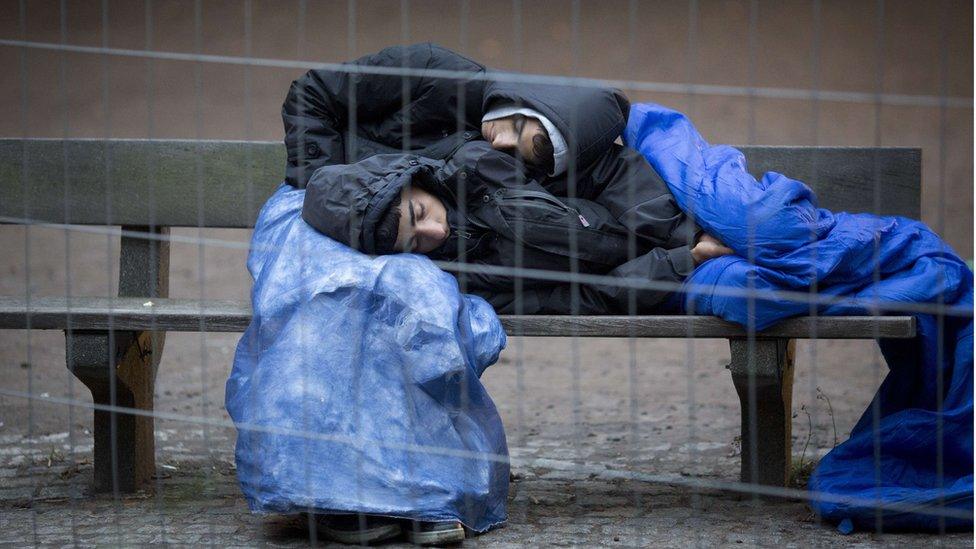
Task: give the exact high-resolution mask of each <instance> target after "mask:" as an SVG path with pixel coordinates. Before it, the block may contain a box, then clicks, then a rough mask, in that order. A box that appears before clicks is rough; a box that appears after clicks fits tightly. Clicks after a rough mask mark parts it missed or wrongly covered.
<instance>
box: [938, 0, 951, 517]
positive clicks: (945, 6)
mask: <svg viewBox="0 0 976 549" xmlns="http://www.w3.org/2000/svg"><path fill="white" fill-rule="evenodd" d="M940 12H941V13H940V14H939V15H940V17H939V27H940V30H941V32H940V33H939V35H940V40H939V138H938V140H939V162H938V165H939V172H938V179H936V181H937V188H938V189H939V191H938V198H937V204H936V216H935V218H936V221H935V224H936V225H935V232H936V234H939V235H942V236H943V237H944V236H945V228H946V227H945V216H946V185H947V184H948V182H947V180H946V160H947V155H946V132H947V125H948V116H947V113H946V108H947V107H946V103H947V98H948V96H949V17H950V12H949V1H948V0H943V1H942V9H941V10H940ZM941 251H942V252H943V253H946V252H949V251H950V250H949V249H948V246H946V244H945V242H944V241H943V242H942V250H941ZM940 272H941V273H942V274H943V276H942V289H941V291H940V292H939V295H938V298H937V301H936V304H937V305H938V309H939V310H941V309H943V308H944V307H945V291H946V287H947V286H948V284H947V281H946V277H945V270H944V269H942V270H940ZM935 320H936V338H937V343H936V345H937V347H936V360H935V364H936V372H935V412H936V413H935V477H936V482H937V484H938V489H939V491H938V497H937V501H938V506H939V507H944V506H945V503H946V502H945V440H944V436H945V422H944V418H943V415H942V414H943V411H944V407H945V403H944V402H943V400H944V398H945V368H944V366H943V365H944V364H945V361H946V353H945V329H946V317H945V314H943V313H942V312H940V313H938V314H937V315H935ZM938 532H939V534H945V532H946V517H944V516H941V515H940V516H939V517H938Z"/></svg>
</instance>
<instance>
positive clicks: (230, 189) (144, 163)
mask: <svg viewBox="0 0 976 549" xmlns="http://www.w3.org/2000/svg"><path fill="white" fill-rule="evenodd" d="M740 149H741V150H742V152H743V154H745V156H746V159H747V161H748V165H749V170H750V172H752V173H753V175H756V176H760V175H761V174H762V173H764V172H766V171H777V172H780V173H785V174H788V175H790V176H791V177H794V178H796V179H799V180H801V181H804V182H805V183H807V184H808V185H810V187H812V188H813V190H814V191H815V192H816V193H817V196H818V197H819V200H820V205H821V206H822V207H825V208H829V209H834V210H838V211H841V210H842V211H849V212H872V213H877V214H881V215H903V216H908V217H914V218H917V217H919V214H920V201H919V196H920V185H921V150H920V149H917V148H898V147H881V148H873V147H740ZM284 166H285V148H284V147H283V146H282V145H281V143H276V142H247V141H181V140H124V139H120V140H116V139H112V140H103V139H98V140H92V139H88V140H86V139H67V140H59V139H0V196H2V197H3V200H0V216H3V217H7V218H29V219H34V220H39V221H46V222H51V223H77V224H87V225H152V224H154V225H157V226H164V227H197V226H201V227H229V228H248V227H252V226H253V225H254V220H255V219H256V218H257V213H258V210H259V209H260V208H261V205H262V204H263V203H264V201H265V199H267V197H268V196H269V195H270V194H271V193H272V192H274V190H275V188H276V187H277V185H278V183H279V182H281V181H282V179H283V176H284ZM66 189H67V191H66ZM876 189H883V190H882V191H877V192H876ZM66 205H67V206H66ZM876 206H877V207H876Z"/></svg>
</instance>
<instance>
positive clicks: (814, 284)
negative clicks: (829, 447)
mask: <svg viewBox="0 0 976 549" xmlns="http://www.w3.org/2000/svg"><path fill="white" fill-rule="evenodd" d="M821 8H822V7H821V0H812V2H811V12H810V15H811V18H812V23H811V29H812V31H811V34H812V37H811V44H810V49H811V52H810V87H811V89H812V90H813V97H812V99H811V100H810V144H811V145H812V146H814V147H816V146H817V145H819V144H820V139H819V138H820V128H819V125H820V98H819V97H818V95H819V90H820V71H821V53H822V52H821V48H822V32H823V28H822V26H821V25H822V19H821ZM820 161H821V160H820V154H819V153H818V152H817V149H813V153H812V160H811V164H812V165H813V169H812V173H811V178H812V179H811V181H810V182H809V184H810V185H811V186H812V187H813V188H814V189H816V188H819V178H820V169H819V168H820ZM816 239H817V232H816V226H815V224H813V223H811V224H810V242H815V241H816ZM817 256H818V248H817V246H811V247H810V264H811V266H812V265H816V263H817ZM809 276H810V285H809V292H810V297H811V299H810V308H809V310H808V311H807V314H808V315H809V316H810V318H811V319H812V322H810V327H809V330H810V341H809V342H808V343H807V348H808V350H809V353H808V355H807V367H808V368H809V372H810V383H809V385H808V388H809V393H808V396H807V402H805V403H803V404H801V405H800V412H802V413H803V415H804V416H805V417H806V418H807V428H808V430H809V432H808V433H807V438H806V441H805V442H804V445H803V448H802V450H801V451H800V462H799V463H797V464H795V466H794V467H793V470H794V471H796V473H797V475H805V473H806V471H805V466H806V465H805V461H804V460H805V459H806V451H807V448H808V446H809V444H810V442H813V444H814V447H813V452H814V455H813V456H811V458H810V461H811V463H816V461H817V459H818V456H819V453H820V446H819V444H818V442H819V441H818V439H817V437H816V436H815V429H816V426H817V425H818V424H819V423H818V420H819V417H820V415H819V409H820V406H817V405H815V403H816V402H817V400H818V398H817V397H818V396H819V391H818V386H817V371H818V370H819V365H818V364H817V346H818V341H817V336H818V334H817V322H816V320H817V315H818V313H819V309H818V307H817V304H816V301H815V299H813V298H815V297H816V296H817V293H818V292H819V283H818V280H817V273H816V269H815V268H813V267H811V272H810V274H809ZM789 415H790V418H791V419H793V418H796V417H798V416H799V413H795V412H793V411H792V410H790V414H789ZM831 417H833V415H831ZM801 421H802V418H801ZM791 442H792V441H791ZM816 520H820V517H819V516H818V517H816Z"/></svg>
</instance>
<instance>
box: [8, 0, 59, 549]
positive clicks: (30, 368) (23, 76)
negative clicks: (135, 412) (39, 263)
mask: <svg viewBox="0 0 976 549" xmlns="http://www.w3.org/2000/svg"><path fill="white" fill-rule="evenodd" d="M17 19H18V26H19V27H20V34H21V36H22V37H23V39H24V40H26V39H27V36H28V33H27V1H26V0H20V2H19V3H18V6H17ZM18 61H19V65H20V66H19V69H20V124H21V135H22V136H23V137H24V138H25V139H26V138H27V136H28V135H30V131H29V129H28V120H27V112H28V106H29V99H28V98H29V91H30V88H29V86H28V63H27V48H21V49H20V51H19V52H18ZM20 155H21V156H20V158H21V160H20V187H21V189H22V192H23V200H24V204H23V212H24V214H23V215H24V218H25V219H30V217H31V204H30V199H29V198H28V197H29V196H30V193H29V191H30V186H29V184H28V181H29V175H30V174H29V172H28V169H27V158H28V151H27V145H26V143H25V144H24V145H22V146H21V153H20ZM30 239H31V227H30V225H25V226H24V301H25V302H26V303H27V308H28V310H30V305H31V295H32V293H33V292H32V291H31V246H30V244H31V242H30ZM26 324H27V326H26V328H27V333H26V335H25V344H26V349H25V351H26V352H25V357H24V358H25V360H26V362H25V363H24V364H26V365H27V392H28V394H31V395H33V394H34V363H33V358H34V357H33V349H32V348H31V346H32V344H33V341H32V339H33V338H32V337H31V336H32V334H33V332H32V330H31V316H30V313H28V314H27V318H26ZM11 415H12V414H11ZM71 415H72V412H71V411H70V410H69V411H68V418H69V421H68V425H69V426H68V444H69V456H70V457H71V458H72V459H73V458H74V439H73V436H72V434H73V433H72V429H71V421H70V419H71ZM27 438H28V440H29V441H33V439H34V404H33V402H30V401H28V403H27ZM28 447H29V450H28V451H29V452H30V454H29V455H30V459H31V460H32V461H33V459H34V453H33V450H34V446H33V442H31V443H29V444H28ZM30 474H31V494H32V495H33V493H34V492H35V491H36V490H37V480H36V478H35V477H34V472H33V470H32V471H31V473H30ZM70 495H71V496H72V497H73V496H74V493H73V491H72V492H71V494H70ZM33 503H34V502H33V496H32V498H31V513H30V522H31V534H32V536H33V542H34V544H37V541H38V540H37V511H36V510H35V507H34V505H33ZM71 526H72V533H73V532H74V523H73V522H72V524H71Z"/></svg>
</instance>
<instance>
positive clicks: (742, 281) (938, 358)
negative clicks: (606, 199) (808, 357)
mask: <svg viewBox="0 0 976 549" xmlns="http://www.w3.org/2000/svg"><path fill="white" fill-rule="evenodd" d="M625 138H626V141H627V143H628V144H629V145H630V146H632V147H634V148H636V149H637V150H639V151H640V152H641V153H643V155H644V156H645V157H646V158H647V160H648V161H649V162H650V163H651V165H652V166H654V168H655V169H657V171H658V172H659V173H660V174H661V176H662V177H663V178H664V179H665V181H667V183H668V185H669V187H670V188H671V191H672V193H674V196H675V199H676V200H677V201H678V203H679V204H680V206H681V208H682V209H683V210H685V211H686V212H689V213H693V215H694V216H695V218H696V219H697V221H698V223H699V224H700V225H701V227H702V228H703V229H704V230H705V231H706V232H708V233H709V234H712V235H714V236H715V237H717V238H719V239H720V240H722V241H723V242H724V243H725V244H727V245H728V246H729V247H731V248H732V249H733V250H735V252H736V255H735V256H725V257H722V258H719V259H714V260H711V261H707V262H705V263H703V264H702V265H701V266H700V267H699V268H698V269H697V270H696V271H695V272H694V274H693V275H692V276H691V277H689V279H688V280H687V281H686V289H687V290H688V293H687V294H686V296H685V298H684V305H685V308H686V309H687V310H693V311H694V312H695V313H696V314H713V315H717V316H720V317H722V318H725V319H727V320H731V321H734V322H738V323H740V324H743V325H746V326H755V327H756V329H762V328H765V327H767V326H769V325H771V324H773V323H775V322H777V321H778V320H781V319H784V318H787V317H791V316H799V315H805V314H809V313H810V304H809V303H808V302H807V301H804V300H788V299H781V298H777V297H775V296H771V295H769V294H765V295H764V296H761V297H758V298H756V299H755V301H754V302H753V303H754V306H750V304H749V298H748V297H747V296H746V294H745V293H744V292H739V294H738V295H729V292H728V291H725V290H728V289H739V290H743V289H748V290H757V291H758V292H768V291H777V290H779V291H782V290H790V291H799V292H808V291H809V289H810V288H811V287H812V284H814V283H816V288H817V290H818V292H819V293H820V295H821V296H826V297H832V298H841V299H839V300H838V301H837V302H835V303H822V304H820V305H819V306H818V307H817V311H818V314H821V315H857V314H871V312H872V310H873V308H872V307H871V303H872V302H875V303H885V304H888V305H896V304H899V303H913V304H917V303H928V304H944V305H945V306H947V307H948V308H949V310H950V311H951V312H953V313H958V314H949V315H946V316H944V317H936V316H932V315H929V314H916V315H915V316H916V317H917V319H918V336H917V337H916V338H914V339H911V340H880V341H879V344H880V346H881V351H882V353H883V355H884V357H885V359H886V361H887V363H888V367H889V373H888V375H887V377H886V379H885V380H884V382H883V383H882V385H881V388H880V389H879V390H878V393H877V395H875V398H874V402H873V403H872V405H871V406H869V407H868V409H867V410H866V411H865V412H864V415H863V416H862V417H861V419H860V421H858V423H857V425H856V426H855V427H854V429H853V430H852V432H851V438H850V439H848V440H847V441H845V442H844V443H842V444H840V445H839V446H837V447H836V448H835V449H834V450H833V451H831V452H830V453H829V454H827V455H826V456H825V457H824V458H823V459H822V460H821V461H820V463H819V465H818V466H817V468H816V470H815V471H814V473H813V476H812V477H811V478H810V490H811V496H812V503H813V507H814V509H815V511H816V512H818V513H819V514H820V515H821V516H823V517H825V518H826V519H828V520H832V521H836V522H842V523H844V524H845V525H847V524H850V525H853V526H855V527H859V528H868V529H874V528H876V526H877V525H878V524H879V522H878V521H879V519H880V520H881V521H882V522H881V524H883V527H884V528H886V529H918V530H938V529H940V528H942V527H945V528H967V527H968V528H971V527H972V508H973V319H972V308H973V273H972V271H971V270H970V269H969V268H968V267H967V265H966V264H965V262H963V261H962V260H961V259H960V258H959V256H957V255H956V254H955V253H954V252H953V251H952V250H951V249H950V248H949V246H948V245H946V243H945V242H943V241H942V239H940V238H939V237H938V235H936V234H935V233H933V232H932V231H931V230H930V229H929V228H928V227H926V226H925V225H924V224H923V223H921V222H918V221H914V220H911V219H906V218H903V217H881V216H875V215H868V214H850V213H833V212H830V211H828V210H825V209H822V208H818V207H817V200H816V197H815V196H814V194H813V193H812V191H811V190H810V189H809V187H807V186H806V185H804V184H803V183H802V182H800V181H797V180H794V179H790V178H789V177H787V176H785V175H782V174H778V173H774V172H769V173H766V174H765V175H764V176H763V177H762V179H760V180H759V181H757V180H756V179H755V178H754V177H752V176H751V175H750V174H749V173H748V172H747V171H746V162H745V159H744V157H743V156H742V154H741V153H740V152H739V151H738V150H736V149H734V148H732V147H729V146H722V145H716V146H712V145H709V144H708V143H707V142H706V141H705V140H704V139H703V138H702V136H701V135H700V134H699V133H698V131H697V130H696V129H695V127H694V125H693V124H692V123H691V121H690V120H688V118H687V117H685V116H684V115H683V114H681V113H679V112H676V111H673V110H670V109H668V108H666V107H662V106H659V105H654V104H638V105H634V106H633V107H632V108H631V114H630V120H629V123H628V125H627V129H626V135H625ZM747 257H749V258H752V259H753V262H752V263H750V262H749V261H747V260H746V259H744V258H747ZM887 312H889V313H891V314H898V311H897V308H889V309H887ZM901 314H906V313H901ZM852 366H853V365H852ZM876 443H877V444H876ZM919 507H926V508H928V509H929V510H934V511H936V513H935V514H931V513H925V512H922V511H921V509H919ZM943 510H947V511H943ZM940 511H942V513H941V515H940V514H939V512H940ZM947 514H948V515H950V516H948V517H947V516H945V515H947ZM960 515H962V516H960Z"/></svg>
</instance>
